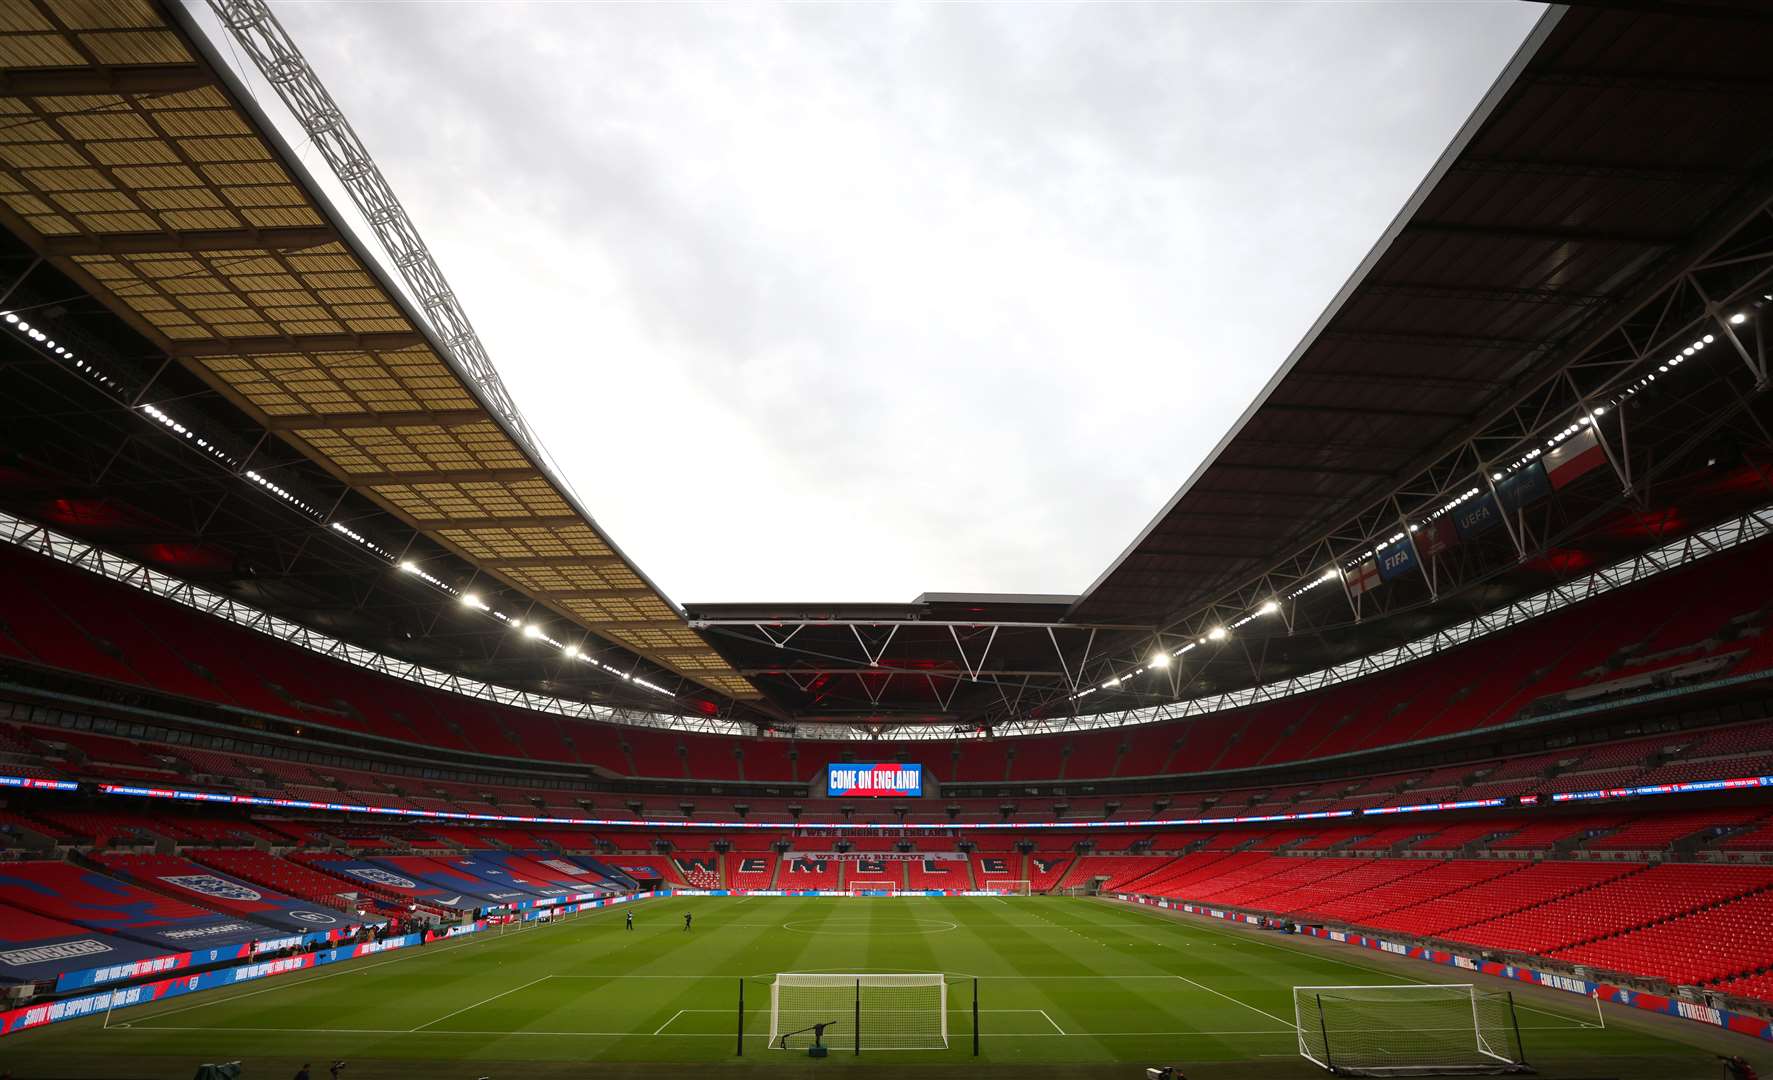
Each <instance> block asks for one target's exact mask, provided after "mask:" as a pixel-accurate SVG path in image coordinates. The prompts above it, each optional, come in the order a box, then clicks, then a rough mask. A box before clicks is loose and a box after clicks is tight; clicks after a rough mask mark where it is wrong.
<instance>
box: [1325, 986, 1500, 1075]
mask: <svg viewBox="0 0 1773 1080" xmlns="http://www.w3.org/2000/svg"><path fill="white" fill-rule="evenodd" d="M1293 1018H1294V1023H1295V1024H1296V1025H1297V1026H1298V1029H1299V1053H1300V1054H1301V1055H1302V1056H1304V1057H1305V1058H1307V1059H1308V1060H1310V1061H1312V1062H1314V1063H1316V1064H1318V1065H1321V1066H1322V1067H1324V1068H1326V1069H1328V1070H1330V1071H1331V1072H1334V1073H1336V1074H1337V1075H1339V1076H1412V1075H1422V1074H1429V1073H1433V1074H1442V1073H1503V1072H1518V1071H1524V1068H1525V1065H1526V1059H1525V1055H1524V1053H1523V1052H1522V1049H1521V1033H1520V1027H1519V1025H1518V1024H1517V1023H1516V1022H1515V1015H1514V996H1513V995H1512V994H1509V993H1507V992H1496V991H1491V990H1482V989H1479V988H1478V987H1475V986H1472V985H1470V984H1469V983H1454V984H1441V985H1400V986H1295V987H1293Z"/></svg>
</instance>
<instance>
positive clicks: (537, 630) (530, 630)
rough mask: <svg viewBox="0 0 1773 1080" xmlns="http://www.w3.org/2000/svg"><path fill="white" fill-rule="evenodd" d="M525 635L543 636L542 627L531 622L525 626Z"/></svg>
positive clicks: (528, 636)
mask: <svg viewBox="0 0 1773 1080" xmlns="http://www.w3.org/2000/svg"><path fill="white" fill-rule="evenodd" d="M523 636H524V637H527V638H539V637H541V636H542V628H541V627H539V626H537V625H536V624H535V623H530V624H529V625H528V626H526V627H524V628H523Z"/></svg>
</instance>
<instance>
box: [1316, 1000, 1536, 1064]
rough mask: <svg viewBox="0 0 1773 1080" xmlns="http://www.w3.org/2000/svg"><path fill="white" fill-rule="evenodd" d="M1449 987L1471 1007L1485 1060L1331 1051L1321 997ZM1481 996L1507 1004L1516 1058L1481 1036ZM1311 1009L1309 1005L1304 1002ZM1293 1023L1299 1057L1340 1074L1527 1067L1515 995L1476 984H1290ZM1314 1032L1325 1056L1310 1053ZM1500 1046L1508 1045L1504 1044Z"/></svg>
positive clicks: (1475, 1045)
mask: <svg viewBox="0 0 1773 1080" xmlns="http://www.w3.org/2000/svg"><path fill="white" fill-rule="evenodd" d="M1427 990H1433V991H1441V992H1443V993H1444V992H1446V991H1449V990H1453V991H1463V992H1464V997H1465V999H1466V1002H1468V1003H1469V1005H1470V1013H1471V1038H1472V1050H1473V1051H1475V1052H1476V1054H1477V1055H1479V1056H1480V1057H1482V1058H1487V1059H1489V1060H1488V1061H1474V1062H1470V1063H1463V1064H1462V1063H1445V1062H1443V1063H1435V1064H1427V1063H1414V1064H1408V1065H1383V1064H1376V1063H1367V1062H1359V1063H1350V1062H1348V1061H1347V1060H1346V1059H1344V1060H1338V1059H1337V1057H1336V1052H1335V1049H1334V1048H1333V1047H1332V1046H1331V1044H1330V1035H1329V1026H1328V1023H1327V1021H1326V1019H1325V1016H1324V995H1325V994H1335V993H1337V992H1341V991H1358V992H1361V993H1367V994H1370V993H1372V992H1374V991H1381V992H1383V991H1393V992H1397V993H1399V994H1400V995H1408V994H1411V993H1416V992H1421V991H1427ZM1480 995H1483V996H1487V997H1491V998H1496V999H1500V1000H1502V1001H1505V1002H1506V1003H1507V1007H1508V1025H1509V1029H1508V1031H1507V1032H1505V1033H1504V1034H1505V1035H1507V1036H1512V1037H1513V1039H1514V1045H1513V1047H1512V1049H1513V1051H1514V1056H1513V1057H1509V1056H1506V1055H1504V1054H1499V1053H1497V1052H1496V1050H1495V1048H1494V1047H1493V1046H1491V1045H1489V1043H1488V1041H1487V1040H1486V1038H1485V1029H1484V1022H1483V1018H1482V1017H1481V1016H1480V1015H1479V1012H1478V998H1479V996H1480ZM1308 1002H1309V1003H1310V1008H1309V1009H1308V1008H1307V1003H1308ZM1293 1027H1294V1029H1295V1032H1296V1034H1297V1036H1298V1039H1299V1056H1300V1057H1303V1058H1304V1059H1305V1060H1307V1061H1309V1062H1311V1063H1312V1064H1313V1065H1316V1066H1318V1067H1319V1068H1322V1069H1324V1070H1326V1071H1328V1072H1331V1073H1334V1074H1336V1075H1338V1076H1421V1075H1435V1076H1443V1075H1454V1074H1461V1073H1463V1074H1494V1073H1512V1072H1527V1071H1530V1070H1529V1069H1528V1067H1527V1062H1526V1050H1525V1048H1524V1046H1523V1045H1522V1043H1521V1029H1520V1019H1519V1017H1518V1016H1517V1015H1516V1013H1515V1006H1514V993H1513V992H1512V991H1494V990H1488V989H1485V988H1482V987H1479V986H1477V985H1476V984H1475V983H1386V984H1379V985H1367V986H1354V985H1345V986H1295V987H1293ZM1313 1035H1315V1036H1316V1037H1317V1038H1318V1039H1320V1040H1321V1044H1322V1048H1323V1057H1321V1058H1320V1057H1318V1056H1317V1054H1316V1053H1314V1052H1313V1047H1312V1046H1311V1044H1310V1041H1309V1040H1310V1037H1311V1036H1313ZM1504 1049H1508V1048H1507V1047H1504Z"/></svg>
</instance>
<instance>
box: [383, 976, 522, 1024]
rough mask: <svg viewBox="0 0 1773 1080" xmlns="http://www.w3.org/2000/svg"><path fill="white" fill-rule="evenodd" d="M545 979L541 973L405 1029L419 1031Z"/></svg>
mask: <svg viewBox="0 0 1773 1080" xmlns="http://www.w3.org/2000/svg"><path fill="white" fill-rule="evenodd" d="M547 981H548V976H546V975H543V976H542V977H541V978H539V979H531V980H530V981H529V982H526V983H524V984H523V985H522V986H513V987H512V988H511V989H509V990H504V991H501V992H499V993H497V994H494V995H493V996H492V997H489V998H482V999H481V1000H479V1001H476V1002H475V1003H474V1004H472V1005H464V1006H462V1007H461V1008H459V1009H457V1010H456V1011H455V1012H446V1013H444V1014H443V1015H442V1016H439V1017H435V1018H433V1019H430V1020H427V1021H425V1022H424V1023H422V1024H420V1025H419V1026H418V1027H415V1028H408V1029H407V1030H409V1031H420V1030H423V1029H424V1028H428V1027H430V1026H431V1025H432V1024H440V1023H442V1022H443V1021H445V1020H448V1019H449V1018H450V1017H452V1016H457V1015H460V1014H461V1013H465V1012H467V1011H468V1010H469V1009H478V1008H480V1007H481V1006H482V1005H485V1004H488V1003H489V1002H494V1001H497V1000H499V999H500V998H502V997H505V996H506V995H508V994H515V993H517V991H519V990H527V989H529V988H530V987H532V986H534V985H535V984H537V983H539V982H547Z"/></svg>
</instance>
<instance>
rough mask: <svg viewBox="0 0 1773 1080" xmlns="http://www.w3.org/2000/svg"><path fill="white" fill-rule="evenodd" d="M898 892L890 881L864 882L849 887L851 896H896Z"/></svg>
mask: <svg viewBox="0 0 1773 1080" xmlns="http://www.w3.org/2000/svg"><path fill="white" fill-rule="evenodd" d="M898 892H899V890H898V889H897V888H896V887H895V886H894V885H893V883H892V882H890V881H872V882H871V881H863V882H857V883H855V884H852V885H851V886H850V887H849V894H850V895H851V896H894V895H897V894H898Z"/></svg>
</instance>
